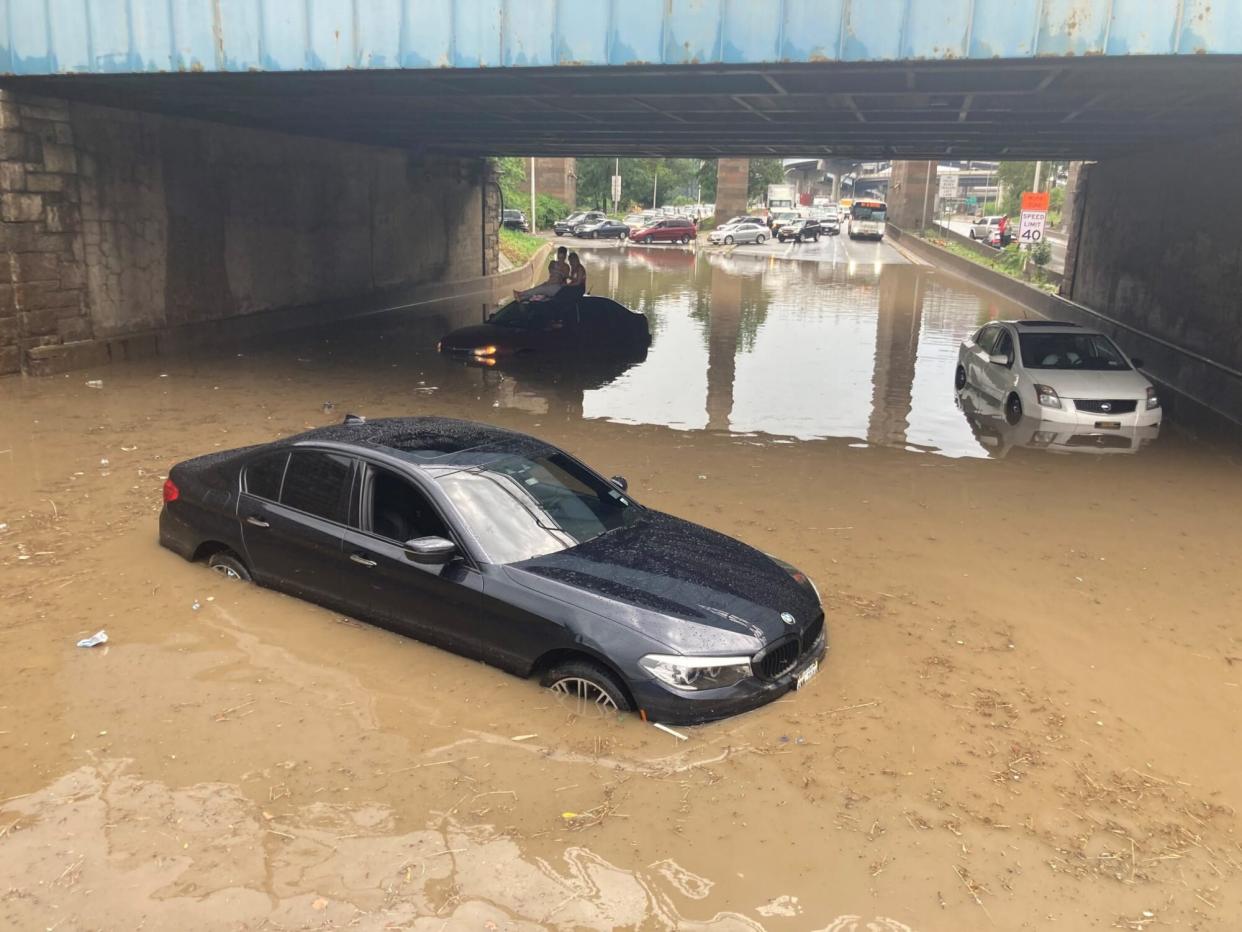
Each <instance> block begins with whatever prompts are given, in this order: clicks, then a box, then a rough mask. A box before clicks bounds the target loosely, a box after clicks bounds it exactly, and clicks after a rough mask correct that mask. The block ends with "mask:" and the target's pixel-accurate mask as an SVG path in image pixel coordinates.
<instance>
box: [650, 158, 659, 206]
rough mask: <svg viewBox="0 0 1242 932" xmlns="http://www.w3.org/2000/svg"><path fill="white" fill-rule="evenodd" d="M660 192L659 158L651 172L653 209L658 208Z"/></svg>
mask: <svg viewBox="0 0 1242 932" xmlns="http://www.w3.org/2000/svg"><path fill="white" fill-rule="evenodd" d="M659 193H660V162H659V160H658V159H657V160H656V162H655V168H654V169H653V170H652V172H651V209H652V210H655V209H656V204H657V203H658V202H659V198H658V196H657V195H658V194H659Z"/></svg>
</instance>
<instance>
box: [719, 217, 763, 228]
mask: <svg viewBox="0 0 1242 932" xmlns="http://www.w3.org/2000/svg"><path fill="white" fill-rule="evenodd" d="M739 223H753V224H755V225H756V226H761V227H764V228H765V229H766V228H767V225H768V221H766V220H764V219H763V218H762V217H748V216H745V215H743V216H740V217H733V218H732V219H730V220H726V221H725V222H724V223H722V224H719V225H718V226H717V227H716V229H720V228H721V227H730V226H736V225H737V224H739Z"/></svg>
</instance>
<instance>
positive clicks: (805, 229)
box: [776, 220, 824, 243]
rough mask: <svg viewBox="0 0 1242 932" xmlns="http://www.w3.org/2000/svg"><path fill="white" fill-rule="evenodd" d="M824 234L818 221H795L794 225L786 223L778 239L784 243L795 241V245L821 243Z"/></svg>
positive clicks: (777, 235)
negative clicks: (807, 242)
mask: <svg viewBox="0 0 1242 932" xmlns="http://www.w3.org/2000/svg"><path fill="white" fill-rule="evenodd" d="M823 232H824V230H823V227H821V226H820V225H819V221H818V220H794V221H793V222H792V223H786V224H785V225H784V226H782V227H781V230H780V232H779V233H777V234H776V238H777V239H779V240H780V241H781V242H782V243H784V242H787V241H788V240H793V241H794V242H795V243H804V242H806V241H807V240H814V241H815V242H817V243H818V242H819V237H820V235H821V234H822V233H823Z"/></svg>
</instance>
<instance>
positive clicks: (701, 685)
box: [638, 654, 751, 690]
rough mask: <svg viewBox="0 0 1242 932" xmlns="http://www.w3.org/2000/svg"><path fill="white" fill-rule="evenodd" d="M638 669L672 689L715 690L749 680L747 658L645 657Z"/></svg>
mask: <svg viewBox="0 0 1242 932" xmlns="http://www.w3.org/2000/svg"><path fill="white" fill-rule="evenodd" d="M638 665H639V666H640V667H642V668H643V669H644V670H646V671H647V672H648V673H650V674H651V675H652V676H654V677H655V678H656V679H657V680H659V681H660V682H661V683H667V684H668V685H669V686H672V687H673V688H674V689H687V690H689V689H719V688H720V687H722V686H733V685H735V684H737V683H740V682H741V681H742V680H744V679H747V678H748V677H750V676H751V669H750V658H749V657H682V656H680V655H675V654H647V656H645V657H643V658H642V659H641V660H639V661H638Z"/></svg>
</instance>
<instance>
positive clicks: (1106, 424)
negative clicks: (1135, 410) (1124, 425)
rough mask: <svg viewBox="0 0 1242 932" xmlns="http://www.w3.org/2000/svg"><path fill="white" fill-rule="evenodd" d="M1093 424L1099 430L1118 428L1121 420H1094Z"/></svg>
mask: <svg viewBox="0 0 1242 932" xmlns="http://www.w3.org/2000/svg"><path fill="white" fill-rule="evenodd" d="M1095 426H1096V427H1098V428H1099V429H1101V430H1120V429H1121V421H1096V422H1095Z"/></svg>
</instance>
